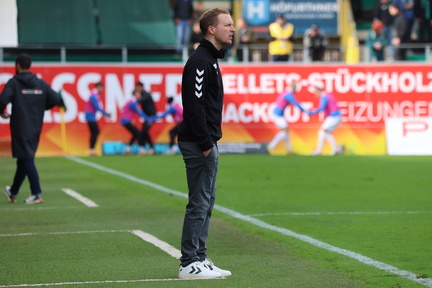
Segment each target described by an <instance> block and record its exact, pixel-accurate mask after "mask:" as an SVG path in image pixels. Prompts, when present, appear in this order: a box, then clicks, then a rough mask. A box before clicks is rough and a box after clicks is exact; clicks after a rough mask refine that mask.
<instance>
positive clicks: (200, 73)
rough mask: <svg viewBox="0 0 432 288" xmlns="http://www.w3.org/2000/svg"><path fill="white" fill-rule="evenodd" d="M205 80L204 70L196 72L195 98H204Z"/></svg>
mask: <svg viewBox="0 0 432 288" xmlns="http://www.w3.org/2000/svg"><path fill="white" fill-rule="evenodd" d="M203 80H204V70H201V71H200V70H198V69H197V70H196V76H195V96H196V97H198V98H201V96H202V82H203Z"/></svg>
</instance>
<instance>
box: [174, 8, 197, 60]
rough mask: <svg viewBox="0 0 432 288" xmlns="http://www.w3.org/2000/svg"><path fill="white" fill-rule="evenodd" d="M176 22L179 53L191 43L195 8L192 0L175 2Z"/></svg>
mask: <svg viewBox="0 0 432 288" xmlns="http://www.w3.org/2000/svg"><path fill="white" fill-rule="evenodd" d="M173 10H174V22H175V25H176V29H177V49H176V52H177V54H181V53H182V49H183V47H187V45H188V44H189V37H190V36H189V35H190V30H191V25H192V22H193V16H194V9H193V5H192V0H177V1H176V2H175V4H174V9H173Z"/></svg>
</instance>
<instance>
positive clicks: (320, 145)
mask: <svg viewBox="0 0 432 288" xmlns="http://www.w3.org/2000/svg"><path fill="white" fill-rule="evenodd" d="M325 134H326V133H325V132H324V131H323V130H319V131H318V142H317V147H316V149H315V152H316V153H321V151H322V148H323V146H324V140H325Z"/></svg>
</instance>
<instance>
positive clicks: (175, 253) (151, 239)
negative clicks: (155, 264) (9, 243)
mask: <svg viewBox="0 0 432 288" xmlns="http://www.w3.org/2000/svg"><path fill="white" fill-rule="evenodd" d="M118 232H129V233H132V234H134V235H136V236H138V237H140V238H141V239H143V240H144V241H146V242H148V243H150V244H153V245H154V246H156V247H158V248H159V249H161V250H162V251H164V252H165V253H167V254H168V255H170V256H172V257H174V258H177V259H178V258H180V256H181V252H180V250H178V249H176V248H174V247H172V246H171V245H169V244H168V243H166V242H164V241H162V240H160V239H159V238H157V237H155V236H153V235H151V234H148V233H146V232H144V231H141V230H132V231H130V230H100V231H97V230H96V231H75V232H47V233H19V234H0V237H17V236H34V235H67V234H92V233H118ZM178 280H180V279H170V278H168V279H139V280H105V281H84V282H61V283H39V284H16V285H0V287H1V288H6V287H8V288H11V287H43V286H61V285H83V284H109V283H136V282H163V281H178Z"/></svg>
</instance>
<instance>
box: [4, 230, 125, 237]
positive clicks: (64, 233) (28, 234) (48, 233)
mask: <svg viewBox="0 0 432 288" xmlns="http://www.w3.org/2000/svg"><path fill="white" fill-rule="evenodd" d="M119 232H131V231H130V230H93V231H71V232H41V233H16V234H0V237H17V236H35V235H68V234H93V233H119Z"/></svg>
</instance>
